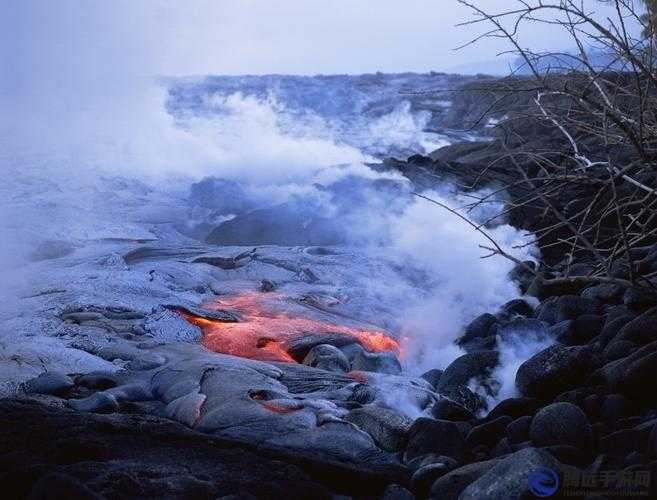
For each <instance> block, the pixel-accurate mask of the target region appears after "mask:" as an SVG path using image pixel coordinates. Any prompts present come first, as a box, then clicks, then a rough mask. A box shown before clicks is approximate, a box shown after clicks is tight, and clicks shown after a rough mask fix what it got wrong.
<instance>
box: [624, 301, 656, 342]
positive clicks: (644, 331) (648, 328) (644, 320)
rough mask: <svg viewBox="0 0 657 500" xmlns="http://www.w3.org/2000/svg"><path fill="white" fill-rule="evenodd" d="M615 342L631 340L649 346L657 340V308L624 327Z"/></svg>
mask: <svg viewBox="0 0 657 500" xmlns="http://www.w3.org/2000/svg"><path fill="white" fill-rule="evenodd" d="M614 340H629V341H632V342H636V343H638V344H647V343H648V342H652V341H654V340H657V307H655V308H653V309H650V310H648V311H646V312H645V313H643V314H641V315H640V316H637V317H636V318H634V319H633V320H631V321H630V322H629V323H627V324H626V325H625V326H623V327H622V328H621V329H620V331H619V332H618V334H617V335H616V336H615V337H614Z"/></svg>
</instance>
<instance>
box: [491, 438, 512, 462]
mask: <svg viewBox="0 0 657 500" xmlns="http://www.w3.org/2000/svg"><path fill="white" fill-rule="evenodd" d="M514 451H515V450H514V449H513V448H511V445H510V444H509V440H508V439H507V438H506V437H503V438H502V439H500V440H499V441H498V442H497V444H496V445H495V446H494V447H493V449H492V450H491V451H490V456H491V457H494V458H498V457H503V456H504V455H508V454H509V453H513V452H514Z"/></svg>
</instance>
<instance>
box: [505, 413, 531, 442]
mask: <svg viewBox="0 0 657 500" xmlns="http://www.w3.org/2000/svg"><path fill="white" fill-rule="evenodd" d="M531 422H532V417H531V416H530V415H525V416H524V417H519V418H516V419H515V420H513V421H512V422H510V423H509V425H507V426H506V429H505V430H504V433H505V434H506V437H507V439H508V440H509V443H511V444H519V443H522V442H523V441H527V440H528V439H529V426H530V424H531Z"/></svg>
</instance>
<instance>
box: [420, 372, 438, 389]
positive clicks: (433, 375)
mask: <svg viewBox="0 0 657 500" xmlns="http://www.w3.org/2000/svg"><path fill="white" fill-rule="evenodd" d="M442 376H443V370H439V369H437V368H434V369H433V370H429V371H426V372H424V373H423V374H422V375H420V378H423V379H424V380H426V381H427V382H429V383H430V384H431V387H433V388H434V389H435V388H436V387H438V382H440V378H441V377H442Z"/></svg>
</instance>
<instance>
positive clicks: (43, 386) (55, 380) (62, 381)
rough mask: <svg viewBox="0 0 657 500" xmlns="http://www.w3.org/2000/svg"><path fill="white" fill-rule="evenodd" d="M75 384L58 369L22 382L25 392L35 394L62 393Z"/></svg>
mask: <svg viewBox="0 0 657 500" xmlns="http://www.w3.org/2000/svg"><path fill="white" fill-rule="evenodd" d="M73 385H75V384H74V383H73V380H72V379H71V377H69V376H68V375H66V374H64V373H61V372H58V371H47V372H43V373H42V374H40V375H39V376H38V377H35V378H33V379H30V380H28V381H27V382H25V384H24V386H23V387H24V388H25V391H26V392H31V393H35V394H52V395H57V394H62V393H63V392H66V390H68V389H70V388H71V387H73Z"/></svg>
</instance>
